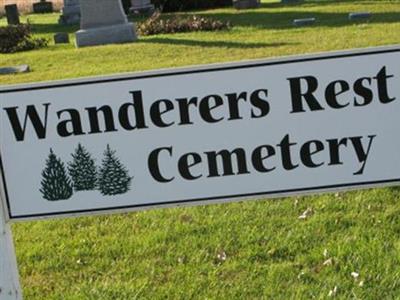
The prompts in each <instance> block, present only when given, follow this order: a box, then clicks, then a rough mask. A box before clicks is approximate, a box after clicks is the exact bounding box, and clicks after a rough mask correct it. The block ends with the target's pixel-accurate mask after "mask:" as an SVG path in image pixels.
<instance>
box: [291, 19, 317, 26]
mask: <svg viewBox="0 0 400 300" xmlns="http://www.w3.org/2000/svg"><path fill="white" fill-rule="evenodd" d="M314 23H315V18H306V19H295V20H293V25H295V26H307V25H312V24H314Z"/></svg>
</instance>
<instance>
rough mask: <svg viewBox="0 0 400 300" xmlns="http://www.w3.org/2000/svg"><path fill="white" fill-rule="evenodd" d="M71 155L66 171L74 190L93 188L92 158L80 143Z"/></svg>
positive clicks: (94, 184)
mask: <svg viewBox="0 0 400 300" xmlns="http://www.w3.org/2000/svg"><path fill="white" fill-rule="evenodd" d="M71 155H72V162H70V163H69V164H68V171H69V175H70V176H71V178H72V183H73V187H74V189H75V191H86V190H94V189H95V188H96V182H97V171H96V165H95V163H94V159H93V158H92V157H91V155H90V153H89V152H88V151H87V150H86V149H85V148H84V147H83V146H82V145H81V144H80V143H79V144H78V147H77V148H76V149H75V153H74V154H71Z"/></svg>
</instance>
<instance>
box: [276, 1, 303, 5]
mask: <svg viewBox="0 0 400 300" xmlns="http://www.w3.org/2000/svg"><path fill="white" fill-rule="evenodd" d="M301 2H303V0H281V3H282V4H299V3H301Z"/></svg>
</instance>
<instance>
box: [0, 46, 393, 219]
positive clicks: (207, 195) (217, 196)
mask: <svg viewBox="0 0 400 300" xmlns="http://www.w3.org/2000/svg"><path fill="white" fill-rule="evenodd" d="M0 97H1V102H0V106H1V108H0V116H1V117H0V118H1V119H0V120H1V121H0V122H1V124H0V126H1V127H0V128H1V135H0V153H1V166H2V176H3V185H4V190H5V194H6V197H5V198H6V207H7V212H8V215H9V216H8V217H9V219H11V220H13V219H14V220H16V219H26V218H31V219H32V218H40V217H45V216H55V215H68V214H80V213H83V214H84V213H92V212H101V211H110V210H112V211H119V210H134V209H140V208H146V207H154V206H164V205H180V204H184V203H205V202H213V201H214V202H215V201H225V200H232V199H238V198H250V197H255V196H257V197H259V196H278V195H279V196H281V195H290V194H299V193H305V192H313V191H325V190H335V189H347V188H356V187H357V188H358V187H365V186H377V185H384V184H393V183H396V182H400V134H399V129H400V123H399V119H400V118H399V116H400V47H398V46H395V47H385V48H371V49H365V50H356V51H348V52H340V53H338V52H336V53H328V54H322V55H313V56H303V57H290V58H283V59H274V60H261V61H253V62H245V63H235V64H222V65H210V66H204V67H194V68H189V69H174V70H163V71H157V72H149V73H137V74H128V75H121V76H113V77H100V78H92V79H78V80H73V81H62V82H53V83H41V84H31V85H23V86H14V87H2V88H1V91H0Z"/></svg>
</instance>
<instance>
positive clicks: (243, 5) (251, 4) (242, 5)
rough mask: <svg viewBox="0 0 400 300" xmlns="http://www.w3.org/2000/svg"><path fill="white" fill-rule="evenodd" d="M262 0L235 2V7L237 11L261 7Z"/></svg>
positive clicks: (235, 0)
mask: <svg viewBox="0 0 400 300" xmlns="http://www.w3.org/2000/svg"><path fill="white" fill-rule="evenodd" d="M260 4H261V3H260V0H234V1H233V7H234V8H236V9H249V8H257V7H259V6H260Z"/></svg>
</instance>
